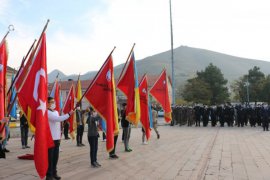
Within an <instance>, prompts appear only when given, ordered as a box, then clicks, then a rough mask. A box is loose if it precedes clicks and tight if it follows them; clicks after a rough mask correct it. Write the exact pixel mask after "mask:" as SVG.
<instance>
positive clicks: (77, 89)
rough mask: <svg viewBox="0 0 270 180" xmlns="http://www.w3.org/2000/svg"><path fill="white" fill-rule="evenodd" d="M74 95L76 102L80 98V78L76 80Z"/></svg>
mask: <svg viewBox="0 0 270 180" xmlns="http://www.w3.org/2000/svg"><path fill="white" fill-rule="evenodd" d="M75 97H76V100H77V102H79V101H80V99H81V98H82V85H81V80H80V79H78V81H77V85H76V92H75Z"/></svg>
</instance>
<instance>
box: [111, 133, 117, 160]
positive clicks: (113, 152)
mask: <svg viewBox="0 0 270 180" xmlns="http://www.w3.org/2000/svg"><path fill="white" fill-rule="evenodd" d="M117 139H118V135H116V136H114V147H113V150H112V151H111V152H110V153H109V154H110V156H111V155H114V154H115V148H116V143H117Z"/></svg>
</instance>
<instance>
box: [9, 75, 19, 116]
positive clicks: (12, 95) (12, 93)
mask: <svg viewBox="0 0 270 180" xmlns="http://www.w3.org/2000/svg"><path fill="white" fill-rule="evenodd" d="M11 79H12V81H14V74H13V75H12V78H11ZM15 97H16V91H15V88H14V87H12V88H11V95H10V101H9V103H8V104H9V105H10V106H12V107H11V111H10V116H11V117H13V118H15V119H17V112H16V110H17V104H16V99H15ZM13 101H15V102H14V103H13V105H12V102H13Z"/></svg>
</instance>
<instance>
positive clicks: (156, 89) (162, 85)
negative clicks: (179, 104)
mask: <svg viewBox="0 0 270 180" xmlns="http://www.w3.org/2000/svg"><path fill="white" fill-rule="evenodd" d="M150 94H151V95H152V96H153V97H154V98H155V99H156V100H157V102H158V103H159V104H160V105H161V106H162V108H163V110H164V118H165V121H166V122H170V121H171V120H172V109H171V103H170V100H169V91H168V80H167V75H166V70H165V69H164V70H163V71H162V72H161V74H160V76H159V78H158V79H157V81H156V82H155V84H154V85H153V87H152V88H151V89H150Z"/></svg>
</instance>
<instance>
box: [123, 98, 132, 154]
mask: <svg viewBox="0 0 270 180" xmlns="http://www.w3.org/2000/svg"><path fill="white" fill-rule="evenodd" d="M122 106H123V109H122V111H121V125H122V128H123V133H124V144H125V151H126V152H131V151H132V149H131V148H130V147H129V138H130V132H131V126H130V123H129V121H128V120H126V106H127V104H126V103H123V104H122Z"/></svg>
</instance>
